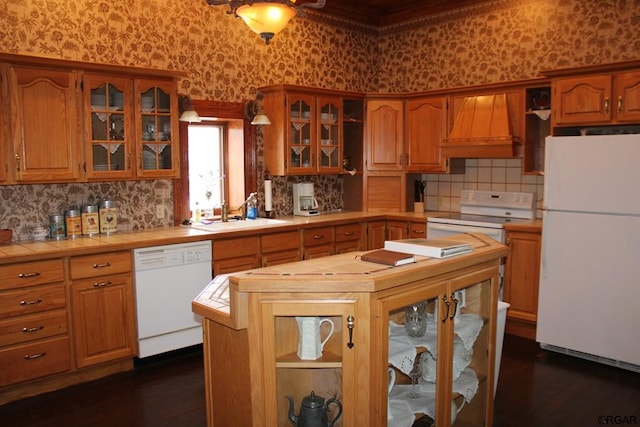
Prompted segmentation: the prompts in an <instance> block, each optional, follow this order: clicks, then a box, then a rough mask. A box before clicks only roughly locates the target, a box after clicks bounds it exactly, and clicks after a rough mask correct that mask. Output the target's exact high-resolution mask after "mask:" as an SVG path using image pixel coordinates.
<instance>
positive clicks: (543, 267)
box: [540, 210, 552, 279]
mask: <svg viewBox="0 0 640 427" xmlns="http://www.w3.org/2000/svg"><path fill="white" fill-rule="evenodd" d="M546 216H547V211H546V210H543V211H542V223H543V224H544V230H543V232H542V247H541V249H540V252H541V253H540V278H545V279H546V278H547V252H548V246H549V245H548V242H547V240H549V236H551V235H552V234H551V230H550V227H549V226H550V225H551V224H550V223H545V217H546Z"/></svg>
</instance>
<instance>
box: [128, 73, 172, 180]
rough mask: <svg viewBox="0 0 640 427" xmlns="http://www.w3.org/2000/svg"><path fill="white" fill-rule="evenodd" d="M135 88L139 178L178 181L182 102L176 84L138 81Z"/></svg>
mask: <svg viewBox="0 0 640 427" xmlns="http://www.w3.org/2000/svg"><path fill="white" fill-rule="evenodd" d="M135 88H136V90H135V97H136V103H135V108H136V125H137V132H136V136H137V147H136V148H137V160H136V162H137V170H138V176H140V177H158V178H174V177H177V174H178V173H179V170H178V155H179V150H178V121H177V110H178V108H177V106H178V102H177V93H176V86H175V83H174V82H172V81H153V80H136V84H135Z"/></svg>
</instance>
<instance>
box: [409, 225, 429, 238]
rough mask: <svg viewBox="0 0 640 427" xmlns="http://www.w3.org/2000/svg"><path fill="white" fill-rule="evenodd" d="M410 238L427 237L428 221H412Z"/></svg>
mask: <svg viewBox="0 0 640 427" xmlns="http://www.w3.org/2000/svg"><path fill="white" fill-rule="evenodd" d="M409 238H411V239H415V238H423V239H426V238H427V222H426V221H425V222H412V223H410V224H409Z"/></svg>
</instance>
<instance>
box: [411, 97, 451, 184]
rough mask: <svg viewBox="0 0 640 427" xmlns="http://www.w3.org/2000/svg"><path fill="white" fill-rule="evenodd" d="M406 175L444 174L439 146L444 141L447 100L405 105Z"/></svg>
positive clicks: (423, 100) (416, 100) (414, 100)
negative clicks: (415, 173)
mask: <svg viewBox="0 0 640 427" xmlns="http://www.w3.org/2000/svg"><path fill="white" fill-rule="evenodd" d="M404 113H405V153H406V154H407V166H406V171H407V172H419V173H438V172H448V169H449V161H448V159H445V158H444V157H442V154H441V149H440V143H441V142H442V140H444V139H445V138H446V137H447V131H448V127H447V97H445V96H438V97H426V98H410V99H408V100H407V101H406V103H405V111H404Z"/></svg>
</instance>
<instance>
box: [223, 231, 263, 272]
mask: <svg viewBox="0 0 640 427" xmlns="http://www.w3.org/2000/svg"><path fill="white" fill-rule="evenodd" d="M212 246H213V275H214V276H217V275H218V274H226V273H233V272H235V271H242V270H250V269H252V268H258V267H260V259H259V255H260V238H259V237H258V236H249V237H237V238H232V239H221V240H214V241H213V245H212Z"/></svg>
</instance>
